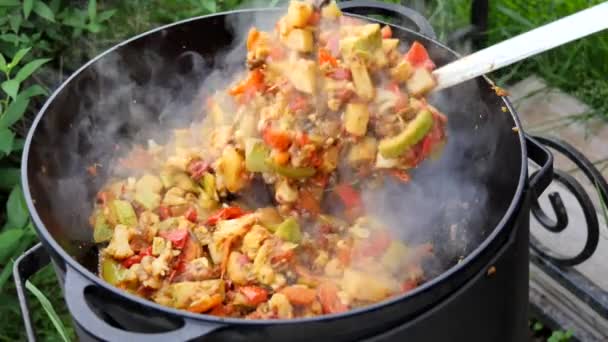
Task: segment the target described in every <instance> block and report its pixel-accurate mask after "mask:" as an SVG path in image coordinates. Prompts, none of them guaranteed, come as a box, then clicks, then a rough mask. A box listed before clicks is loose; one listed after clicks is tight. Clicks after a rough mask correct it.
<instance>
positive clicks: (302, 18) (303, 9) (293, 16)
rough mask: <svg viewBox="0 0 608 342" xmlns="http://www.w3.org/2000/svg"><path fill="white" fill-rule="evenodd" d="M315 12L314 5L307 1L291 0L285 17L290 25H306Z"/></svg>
mask: <svg viewBox="0 0 608 342" xmlns="http://www.w3.org/2000/svg"><path fill="white" fill-rule="evenodd" d="M312 13H313V8H312V5H311V4H309V3H308V2H305V1H297V0H296V1H291V2H290V3H289V7H288V9H287V15H286V16H285V19H286V21H287V25H289V26H290V27H305V26H306V25H308V21H309V20H310V16H311V15H312Z"/></svg>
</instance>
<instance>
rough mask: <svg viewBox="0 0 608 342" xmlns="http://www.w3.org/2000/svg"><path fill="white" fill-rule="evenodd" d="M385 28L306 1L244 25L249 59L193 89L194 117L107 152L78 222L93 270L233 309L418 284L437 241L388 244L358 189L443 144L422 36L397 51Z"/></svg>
mask: <svg viewBox="0 0 608 342" xmlns="http://www.w3.org/2000/svg"><path fill="white" fill-rule="evenodd" d="M393 33H394V32H393V30H392V28H391V26H389V25H386V26H384V25H382V26H381V25H379V24H377V23H368V22H366V21H365V20H363V19H359V18H354V17H352V16H342V12H341V11H340V9H339V7H338V6H337V4H336V2H335V1H330V2H327V1H325V2H319V3H317V4H314V5H313V2H311V1H308V0H306V1H297V0H294V1H291V2H290V4H289V8H288V9H287V13H286V14H285V15H284V16H283V17H281V18H280V19H279V20H278V21H277V22H276V25H275V27H274V29H271V30H261V29H258V28H255V27H253V28H251V29H250V30H249V32H248V34H247V37H246V41H245V42H243V45H246V63H243V64H244V65H245V66H246V67H247V69H246V70H244V71H243V72H241V73H238V74H236V73H235V77H234V78H232V79H226V80H225V81H226V83H228V82H230V84H231V85H230V86H229V87H227V88H224V89H214V88H213V87H212V86H206V87H204V88H205V89H203V90H202V91H203V92H202V93H201V94H200V95H201V97H202V99H203V102H204V103H196V102H195V103H193V104H192V106H191V107H189V108H191V109H192V115H191V116H189V117H191V120H192V122H184V126H183V127H178V128H176V129H173V130H172V131H170V132H167V133H168V134H166V136H167V137H168V140H167V142H166V144H163V145H160V144H157V143H156V142H154V141H152V140H150V141H149V142H148V144H147V146H146V147H142V146H136V147H134V148H133V149H132V150H131V151H129V152H128V153H126V155H125V156H119V157H117V158H116V159H110V160H119V161H118V162H117V165H116V166H117V167H114V165H108V167H107V168H106V170H107V171H109V172H110V174H109V175H108V176H109V181H108V183H107V184H106V185H104V186H103V187H102V188H101V189H98V190H99V191H98V192H97V195H96V198H95V203H94V207H93V210H92V211H91V217H90V218H89V222H90V224H91V225H92V228H93V232H92V233H93V240H94V241H95V242H96V243H98V244H99V245H98V248H99V262H100V263H99V274H100V276H101V277H102V278H104V279H106V280H107V281H108V282H109V283H111V284H113V285H115V286H118V287H120V288H122V289H125V290H128V291H129V292H130V293H133V294H136V295H138V296H141V297H143V298H146V299H150V300H153V301H155V302H156V303H158V304H161V305H164V306H169V307H173V308H176V309H181V310H187V311H190V312H193V313H199V314H210V315H216V316H224V317H231V318H244V319H289V318H305V317H312V316H315V315H320V314H333V313H341V312H344V311H347V310H349V309H350V308H359V307H363V306H365V305H369V304H373V303H375V302H378V301H380V300H383V299H385V298H388V297H390V296H394V295H399V294H401V293H403V292H406V291H410V290H412V289H413V288H415V287H416V286H418V285H419V284H421V283H422V282H423V281H424V280H426V278H427V275H426V274H425V269H424V266H425V265H426V263H424V262H423V261H424V260H425V258H428V257H430V256H431V255H432V253H433V249H432V245H430V244H424V245H411V244H410V241H407V242H406V241H400V240H398V239H397V238H396V237H395V236H394V235H393V234H392V233H391V229H393V228H399V227H391V226H389V225H387V223H390V222H392V221H393V220H388V219H387V220H385V219H384V218H383V217H377V215H378V211H376V210H374V209H376V208H377V206H378V205H379V204H376V205H373V206H372V205H368V204H367V202H366V203H364V201H363V196H362V192H363V191H368V189H369V190H371V191H373V192H376V191H379V190H381V189H379V187H381V186H383V185H385V186H386V185H390V184H393V182H386V180H387V179H390V178H393V179H397V180H399V181H400V182H402V183H403V184H402V186H404V187H409V186H412V184H410V183H409V181H410V177H413V175H414V174H413V173H412V176H410V173H409V172H410V171H409V169H410V168H414V167H416V166H417V165H419V164H420V163H421V162H422V161H424V160H426V159H432V158H434V156H437V155H438V153H439V152H441V147H442V146H443V145H444V144H445V143H446V140H447V137H446V129H447V117H446V116H445V115H443V114H441V113H440V112H439V110H438V109H437V108H435V107H433V106H432V103H430V102H432V101H433V99H432V98H431V99H426V98H424V96H425V94H426V93H428V92H429V91H430V90H431V89H432V88H433V87H434V86H435V80H434V76H433V74H432V72H431V71H432V70H433V68H434V67H435V66H434V63H433V61H432V60H431V59H430V58H429V55H428V53H427V52H426V50H425V49H424V47H423V46H422V45H421V44H420V43H418V42H415V43H414V44H412V47H411V49H410V51H409V52H408V53H407V54H406V55H405V56H404V55H403V54H402V53H401V52H400V51H399V44H400V40H399V39H397V38H396V37H395V38H393V36H394V35H393ZM403 43H404V44H408V43H410V42H405V41H404V42H403ZM221 76H222V77H223V76H225V75H224V74H222V75H221ZM174 95H175V94H174ZM177 95H179V94H177ZM178 97H179V96H178ZM201 97H199V96H198V95H197V96H195V97H194V98H193V99H195V100H196V101H199V99H201ZM184 117H185V116H184ZM178 121H180V120H178ZM178 121H176V123H177V122H178ZM180 122H181V121H180ZM117 150H118V149H117ZM120 157H122V159H121V158H120ZM114 170H116V172H114ZM420 172H422V170H420ZM93 173H95V172H91V174H93ZM101 176H106V174H105V173H104V174H103V175H102V174H100V173H99V174H97V179H98V180H101V179H100V178H99V177H101ZM377 198H380V197H376V196H375V195H374V194H373V193H370V194H369V196H366V198H365V199H366V201H373V200H374V199H377ZM370 204H371V203H370ZM329 213H331V216H330V215H329ZM385 221H386V222H385ZM406 243H407V244H406Z"/></svg>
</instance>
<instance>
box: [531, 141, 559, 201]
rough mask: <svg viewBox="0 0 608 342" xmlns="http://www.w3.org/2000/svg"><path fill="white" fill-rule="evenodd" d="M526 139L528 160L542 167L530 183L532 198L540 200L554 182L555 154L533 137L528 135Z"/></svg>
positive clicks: (533, 175)
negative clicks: (539, 197) (541, 195)
mask: <svg viewBox="0 0 608 342" xmlns="http://www.w3.org/2000/svg"><path fill="white" fill-rule="evenodd" d="M525 138H526V149H527V150H528V158H530V159H531V160H532V161H533V162H535V163H536V164H538V165H539V166H540V169H539V170H538V171H537V172H535V173H533V174H532V176H531V177H530V180H529V183H528V184H530V189H531V190H532V196H534V198H538V196H540V194H542V193H543V191H545V189H547V187H548V186H549V184H551V182H552V181H553V154H551V151H549V149H547V148H546V147H545V146H543V145H542V144H541V143H539V142H538V141H536V139H535V138H533V137H532V136H530V135H527V134H526V135H525Z"/></svg>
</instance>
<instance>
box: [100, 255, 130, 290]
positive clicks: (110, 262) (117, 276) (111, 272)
mask: <svg viewBox="0 0 608 342" xmlns="http://www.w3.org/2000/svg"><path fill="white" fill-rule="evenodd" d="M126 276H127V269H126V268H124V267H123V266H122V265H121V264H120V263H119V262H118V261H116V260H114V259H112V258H110V257H105V258H104V259H103V261H102V262H101V277H102V278H103V280H105V281H107V282H108V283H110V284H112V285H114V286H116V285H119V284H120V283H122V282H123V281H124V280H125V278H126Z"/></svg>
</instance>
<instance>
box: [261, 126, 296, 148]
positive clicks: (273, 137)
mask: <svg viewBox="0 0 608 342" xmlns="http://www.w3.org/2000/svg"><path fill="white" fill-rule="evenodd" d="M264 142H265V143H266V144H268V145H269V146H270V147H272V148H276V149H278V150H280V151H284V150H286V149H288V148H289V145H291V137H290V136H289V134H288V133H287V132H284V131H280V130H276V129H271V128H268V129H266V130H264Z"/></svg>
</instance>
